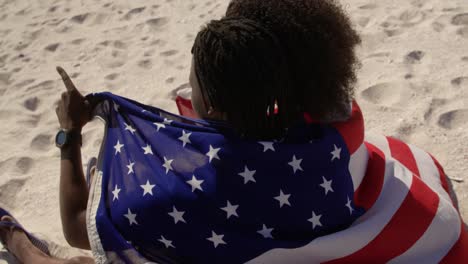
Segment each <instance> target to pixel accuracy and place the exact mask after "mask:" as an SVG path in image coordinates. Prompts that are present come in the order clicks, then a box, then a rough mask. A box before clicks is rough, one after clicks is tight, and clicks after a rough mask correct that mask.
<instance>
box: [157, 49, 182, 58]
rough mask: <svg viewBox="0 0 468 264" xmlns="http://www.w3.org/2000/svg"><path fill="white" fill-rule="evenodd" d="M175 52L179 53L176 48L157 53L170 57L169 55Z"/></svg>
mask: <svg viewBox="0 0 468 264" xmlns="http://www.w3.org/2000/svg"><path fill="white" fill-rule="evenodd" d="M177 53H179V51H178V50H166V51H163V52H161V53H159V54H161V56H163V57H170V56H173V55H176V54H177Z"/></svg>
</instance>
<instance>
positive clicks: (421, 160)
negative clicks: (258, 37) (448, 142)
mask: <svg viewBox="0 0 468 264" xmlns="http://www.w3.org/2000/svg"><path fill="white" fill-rule="evenodd" d="M408 146H409V147H410V149H411V152H412V153H413V156H414V159H415V160H416V165H417V166H418V170H419V174H420V176H421V179H422V180H423V181H424V183H426V184H427V185H428V186H429V187H430V188H431V189H432V190H434V191H435V192H436V193H437V194H439V196H440V198H441V199H444V200H446V201H448V202H451V201H452V200H451V199H450V196H449V194H448V193H447V192H446V191H445V190H444V188H443V187H442V183H441V182H440V175H439V170H438V169H437V167H436V165H435V164H434V161H433V160H432V158H431V156H429V154H428V153H427V152H425V151H424V150H422V149H420V148H418V147H415V146H413V145H410V144H408Z"/></svg>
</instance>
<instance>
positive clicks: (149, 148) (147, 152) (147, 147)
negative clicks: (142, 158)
mask: <svg viewBox="0 0 468 264" xmlns="http://www.w3.org/2000/svg"><path fill="white" fill-rule="evenodd" d="M142 149H143V150H144V151H145V153H144V154H145V155H147V154H150V155H153V150H152V149H151V146H150V145H149V144H146V147H142Z"/></svg>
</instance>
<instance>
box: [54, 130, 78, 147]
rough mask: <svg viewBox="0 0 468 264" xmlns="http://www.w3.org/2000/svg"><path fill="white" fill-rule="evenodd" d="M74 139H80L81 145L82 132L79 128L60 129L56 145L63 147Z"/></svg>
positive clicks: (56, 137)
mask: <svg viewBox="0 0 468 264" xmlns="http://www.w3.org/2000/svg"><path fill="white" fill-rule="evenodd" d="M73 140H78V142H79V143H80V146H81V132H80V131H77V130H66V129H60V130H59V131H58V132H57V135H56V136H55V145H56V146H57V147H58V148H60V149H62V148H64V147H66V146H68V145H69V144H70V142H72V141H73Z"/></svg>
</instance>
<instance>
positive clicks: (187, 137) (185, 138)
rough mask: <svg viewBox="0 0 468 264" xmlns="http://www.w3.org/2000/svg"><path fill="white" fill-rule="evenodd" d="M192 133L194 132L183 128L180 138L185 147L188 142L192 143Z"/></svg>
mask: <svg viewBox="0 0 468 264" xmlns="http://www.w3.org/2000/svg"><path fill="white" fill-rule="evenodd" d="M190 135H192V133H185V130H182V136H181V137H180V138H179V140H180V141H182V142H183V144H182V147H185V145H186V144H187V143H190V144H192V142H191V141H190Z"/></svg>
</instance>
